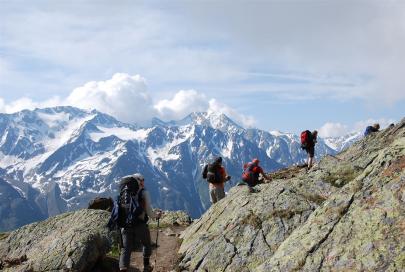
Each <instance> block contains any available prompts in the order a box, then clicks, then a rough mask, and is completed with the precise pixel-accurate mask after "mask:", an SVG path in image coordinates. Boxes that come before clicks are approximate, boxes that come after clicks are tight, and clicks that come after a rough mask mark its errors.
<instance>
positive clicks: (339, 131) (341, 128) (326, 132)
mask: <svg viewBox="0 0 405 272" xmlns="http://www.w3.org/2000/svg"><path fill="white" fill-rule="evenodd" d="M348 132H349V131H348V127H347V126H346V125H342V124H341V123H332V122H327V123H325V124H324V125H323V126H322V127H321V128H320V129H319V130H318V133H319V136H321V137H339V136H343V135H346V134H347V133H348Z"/></svg>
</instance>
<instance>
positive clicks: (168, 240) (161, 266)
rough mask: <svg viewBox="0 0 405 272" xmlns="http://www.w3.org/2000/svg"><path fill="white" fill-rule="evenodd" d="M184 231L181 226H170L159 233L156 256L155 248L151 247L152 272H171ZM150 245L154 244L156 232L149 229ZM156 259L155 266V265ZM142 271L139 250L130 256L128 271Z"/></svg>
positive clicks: (141, 257)
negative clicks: (180, 236) (180, 237)
mask: <svg viewBox="0 0 405 272" xmlns="http://www.w3.org/2000/svg"><path fill="white" fill-rule="evenodd" d="M184 229H185V227H182V226H170V227H166V228H164V229H160V231H159V240H158V247H157V254H156V247H153V250H152V256H151V258H150V261H151V264H152V265H153V266H154V269H153V271H154V272H156V271H159V272H167V271H173V270H174V268H175V265H176V262H177V251H178V250H179V246H180V244H179V238H178V236H179V235H180V233H181V232H182V231H183V230H184ZM151 237H152V244H155V242H156V230H155V229H151ZM155 259H156V265H155ZM142 270H143V256H142V249H141V248H139V249H137V250H136V251H135V252H132V255H131V264H130V269H129V270H128V271H131V272H139V271H142Z"/></svg>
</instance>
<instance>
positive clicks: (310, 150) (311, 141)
mask: <svg viewBox="0 0 405 272" xmlns="http://www.w3.org/2000/svg"><path fill="white" fill-rule="evenodd" d="M317 137H318V131H316V130H314V131H313V132H311V131H309V130H305V131H303V132H301V148H302V149H304V150H305V151H306V152H307V167H308V170H309V169H310V168H311V167H312V164H313V163H314V156H315V144H316V142H317Z"/></svg>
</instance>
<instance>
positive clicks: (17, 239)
mask: <svg viewBox="0 0 405 272" xmlns="http://www.w3.org/2000/svg"><path fill="white" fill-rule="evenodd" d="M109 216H110V213H109V212H106V211H101V210H80V211H77V212H71V213H65V214H61V215H58V216H55V217H52V218H49V219H47V220H45V221H42V222H38V223H33V224H30V225H26V226H24V227H21V228H19V229H17V230H15V231H13V232H10V233H9V235H8V236H7V237H6V238H4V239H2V240H0V260H1V263H3V264H5V265H4V266H5V267H4V268H5V269H6V271H63V270H68V271H89V270H90V269H91V268H92V267H93V266H94V265H95V263H96V261H97V260H98V259H100V257H102V256H104V255H105V254H106V253H107V252H108V250H109V248H110V236H109V232H108V230H107V228H106V227H105V225H106V224H107V221H108V219H109ZM21 256H26V258H25V260H24V261H23V262H20V263H18V264H14V265H9V264H8V262H7V260H13V259H18V258H21ZM6 266H7V267H6Z"/></svg>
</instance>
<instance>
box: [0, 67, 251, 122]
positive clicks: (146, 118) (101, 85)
mask: <svg viewBox="0 0 405 272" xmlns="http://www.w3.org/2000/svg"><path fill="white" fill-rule="evenodd" d="M58 105H71V106H74V107H78V108H82V109H97V110H99V111H101V112H104V113H107V114H110V115H112V116H114V117H115V118H117V119H118V120H120V121H123V122H129V123H138V124H141V125H145V124H148V123H149V122H150V120H151V119H152V118H153V117H159V118H160V119H162V120H165V121H169V120H179V119H181V118H184V117H185V116H186V115H188V114H190V113H191V112H206V111H208V112H211V111H213V112H219V113H224V114H226V115H228V116H229V117H230V118H232V119H234V120H235V121H236V122H238V123H240V124H242V125H243V126H247V127H251V126H253V125H254V124H255V119H254V118H253V117H251V116H246V115H244V114H241V113H239V112H238V111H236V110H235V109H233V108H232V107H230V106H229V105H226V104H223V103H220V102H219V101H217V100H215V99H209V98H208V97H207V96H206V95H205V94H203V93H200V92H198V91H196V90H180V91H178V92H176V93H175V94H174V95H173V97H171V98H167V99H161V100H158V101H154V100H153V98H152V95H151V94H150V92H149V90H148V86H147V83H146V80H145V78H143V77H141V76H140V75H134V76H131V75H128V74H125V73H117V74H114V75H113V76H112V78H111V79H108V80H105V81H91V82H88V83H86V84H84V85H83V86H80V87H78V88H75V89H74V90H73V91H72V92H71V93H70V94H69V95H68V97H66V98H65V99H60V98H59V97H54V98H52V99H48V100H46V101H44V102H35V101H33V100H32V99H30V98H26V97H24V98H20V99H18V100H15V101H12V102H10V103H6V102H5V101H4V100H3V99H2V98H1V97H0V112H5V113H13V112H17V111H21V110H23V109H30V110H32V109H35V108H44V107H53V106H58Z"/></svg>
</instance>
